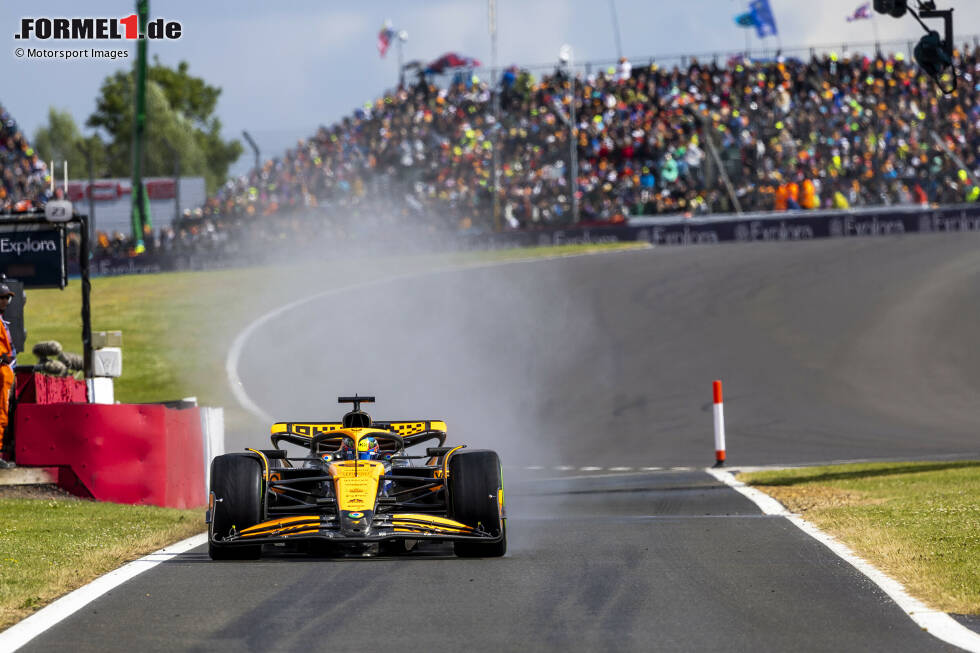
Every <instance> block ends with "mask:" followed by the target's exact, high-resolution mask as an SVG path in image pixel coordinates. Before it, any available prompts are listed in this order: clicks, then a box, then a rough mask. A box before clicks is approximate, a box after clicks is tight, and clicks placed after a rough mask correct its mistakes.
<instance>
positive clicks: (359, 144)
mask: <svg viewBox="0 0 980 653" xmlns="http://www.w3.org/2000/svg"><path fill="white" fill-rule="evenodd" d="M957 57H958V62H957V65H958V67H959V68H960V70H962V71H964V77H963V83H962V84H961V86H960V90H959V92H958V93H957V94H955V95H954V96H952V97H949V98H943V97H941V96H939V95H938V94H937V92H936V90H935V87H934V85H933V83H932V81H931V80H930V79H929V78H928V77H926V76H925V75H923V74H921V73H920V72H919V70H918V69H917V68H916V66H915V64H914V63H911V62H909V61H908V60H907V59H906V58H905V57H904V56H902V55H901V54H898V55H891V56H887V57H886V56H881V55H879V56H875V57H868V56H848V57H839V56H836V55H829V54H823V55H816V54H814V56H813V57H812V58H810V59H808V60H805V61H804V60H800V59H794V58H780V59H778V60H776V59H768V60H746V59H744V58H733V59H730V60H728V61H725V62H718V61H712V62H710V63H703V62H700V61H698V60H697V59H689V60H688V63H687V65H686V66H685V67H683V68H682V67H680V66H675V67H671V68H664V67H661V66H660V65H658V64H656V63H654V64H649V65H644V66H636V65H634V66H633V67H632V71H631V72H630V73H629V74H628V76H625V77H624V76H623V75H621V74H620V72H618V71H616V70H612V71H611V72H610V71H606V70H601V71H599V72H594V73H590V74H587V75H585V76H581V77H580V78H579V79H577V83H576V84H575V90H576V93H575V102H576V113H577V122H578V127H579V131H578V158H579V160H580V162H581V164H580V166H579V176H578V178H577V179H576V191H577V192H578V193H579V197H580V203H581V219H582V220H583V221H588V222H606V221H616V220H622V219H625V218H628V217H630V216H636V215H661V214H676V213H680V214H696V215H703V214H713V213H728V212H733V211H734V210H736V208H738V209H741V210H743V211H767V210H787V209H796V208H799V209H803V210H805V209H818V208H853V207H867V206H876V205H903V204H925V203H929V204H953V203H960V202H972V201H976V200H977V199H978V187H977V185H976V183H975V179H976V175H977V174H978V173H980V167H978V162H977V157H976V152H977V146H978V145H980V142H978V131H977V126H978V120H980V107H978V105H977V95H978V88H980V86H974V85H973V82H972V80H973V78H974V77H975V76H976V74H977V72H978V57H977V49H976V48H971V47H970V46H968V45H967V46H964V47H963V48H962V49H961V50H960V51H959V52H958V53H957ZM571 86H572V85H571V84H570V82H569V80H568V78H567V76H565V75H563V74H562V72H561V71H555V72H552V73H549V74H545V75H544V76H542V77H541V78H540V79H536V78H535V77H533V76H532V74H531V73H530V72H529V71H527V70H523V71H514V70H511V71H508V72H507V73H505V74H504V76H503V77H502V79H501V80H500V92H501V106H502V112H501V116H500V135H501V146H500V153H501V199H502V202H503V212H504V216H505V219H506V226H508V227H510V228H528V227H535V226H561V225H565V224H568V222H569V220H570V217H571V216H570V212H569V205H570V196H569V183H568V179H569V175H568V174H567V168H566V166H567V165H568V155H567V152H568V150H569V148H568V133H569V130H568V128H567V123H566V120H567V115H568V112H567V109H568V105H569V102H570V92H571ZM493 124H494V121H493V114H492V111H491V103H490V92H489V88H488V86H487V85H486V84H483V83H479V82H475V83H474V82H472V81H469V80H468V81H467V82H464V83H454V84H450V85H449V86H448V87H445V88H437V87H436V86H435V85H433V84H432V83H431V81H430V80H428V79H420V80H419V81H418V82H416V83H415V84H412V85H409V86H406V87H405V88H401V89H398V90H396V91H395V92H393V93H391V94H390V95H387V96H385V97H382V98H379V99H378V100H376V101H375V102H374V103H373V104H371V105H370V106H369V107H366V108H364V109H358V110H357V111H355V112H354V113H353V114H352V115H350V116H348V117H347V118H345V119H344V120H342V121H341V122H339V123H337V124H336V125H333V126H331V127H324V128H321V129H320V130H318V131H317V133H315V134H314V135H313V136H311V137H310V138H309V139H307V140H306V141H303V142H300V143H299V144H298V145H297V147H296V148H294V149H292V150H290V151H288V152H286V153H285V154H284V155H283V156H282V157H279V158H276V159H272V160H269V161H266V162H265V164H264V165H263V167H262V168H261V169H260V170H253V171H251V173H250V174H248V175H246V176H244V177H241V178H239V179H237V180H234V181H232V182H229V183H228V184H227V185H226V186H225V187H224V188H223V189H221V191H219V193H218V194H216V195H215V196H214V197H212V198H210V199H209V201H208V204H207V206H206V207H205V210H204V213H205V215H209V216H218V215H220V216H224V217H225V218H228V217H233V218H235V219H236V220H241V221H246V222H251V221H254V220H256V219H258V216H269V215H275V214H280V213H282V212H284V211H287V210H289V211H297V210H299V211H305V210H311V209H317V210H318V212H320V213H322V214H323V215H325V216H332V217H328V219H335V220H342V219H343V214H347V213H349V212H352V211H353V212H354V213H355V214H357V215H360V214H372V213H386V212H389V213H390V212H395V213H397V214H401V215H405V214H407V213H413V214H415V215H418V216H425V217H424V218H422V217H419V219H425V220H427V221H436V223H437V224H436V225H435V226H437V227H438V228H445V229H458V230H467V229H484V230H485V229H490V228H491V227H492V218H491V215H490V207H491V193H490V189H491V187H492V184H491V180H490V170H491V142H490V138H491V128H492V125H493ZM726 178H727V180H729V181H730V182H731V188H730V189H729V188H728V187H727V186H726V184H725V183H724V182H725V180H726ZM379 198H384V199H383V200H382V199H379Z"/></svg>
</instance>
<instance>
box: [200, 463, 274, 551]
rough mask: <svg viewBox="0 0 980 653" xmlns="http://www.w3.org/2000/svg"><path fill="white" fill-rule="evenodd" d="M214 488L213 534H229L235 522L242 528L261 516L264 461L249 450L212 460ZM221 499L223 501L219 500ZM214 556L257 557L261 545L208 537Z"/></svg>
mask: <svg viewBox="0 0 980 653" xmlns="http://www.w3.org/2000/svg"><path fill="white" fill-rule="evenodd" d="M211 492H213V493H214V496H215V503H214V509H213V513H212V515H211V528H210V534H211V535H216V536H218V537H226V536H227V535H228V533H229V532H231V528H232V526H234V527H235V529H236V530H238V531H241V530H242V529H243V528H248V527H249V526H255V525H256V524H258V523H259V522H260V521H261V520H262V512H263V510H262V508H263V502H262V463H261V462H260V461H259V460H258V459H257V458H255V457H254V456H251V455H249V454H243V453H229V454H224V455H223V456H218V457H216V458H215V459H214V460H213V461H211ZM219 499H220V501H219ZM208 540H209V541H208V555H209V556H211V559H212V560H256V559H257V558H259V557H260V556H261V555H262V545H261V544H255V545H245V546H241V545H236V546H222V545H220V544H215V543H213V542H211V541H210V538H208Z"/></svg>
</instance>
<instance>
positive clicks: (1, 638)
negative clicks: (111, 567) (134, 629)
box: [0, 533, 208, 653]
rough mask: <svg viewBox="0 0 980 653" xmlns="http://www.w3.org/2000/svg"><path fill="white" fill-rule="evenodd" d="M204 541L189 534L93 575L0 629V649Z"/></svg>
mask: <svg viewBox="0 0 980 653" xmlns="http://www.w3.org/2000/svg"><path fill="white" fill-rule="evenodd" d="M207 541H208V535H207V533H201V534H200V535H195V536H193V537H189V538H187V539H186V540H183V541H181V542H177V543H176V544H171V545H170V546H166V547H164V548H162V549H160V550H159V551H154V552H153V553H151V554H149V555H146V556H144V557H142V558H140V559H139V560H134V561H132V562H130V563H128V564H125V565H123V566H122V567H120V568H119V569H116V570H115V571H110V572H109V573H108V574H106V575H105V576H100V577H99V578H96V579H95V580H93V581H92V582H91V583H89V584H88V585H85V586H83V587H79V588H78V589H77V590H75V591H74V592H70V593H68V594H66V595H64V596H62V597H61V598H60V599H58V600H57V601H55V602H54V603H51V604H49V605H47V606H45V607H43V608H41V609H40V610H38V611H37V612H35V613H34V614H32V615H31V616H29V617H27V618H26V619H24V620H22V621H20V622H18V623H16V624H14V625H13V626H11V627H10V628H8V629H7V630H5V631H3V632H2V633H0V651H5V652H6V653H13V651H16V650H17V649H18V648H20V647H21V646H23V645H24V644H26V643H28V642H29V641H31V640H32V639H34V638H35V637H37V636H38V635H40V634H41V633H43V632H44V631H46V630H47V629H49V628H51V627H52V626H54V625H55V624H57V623H59V622H61V621H62V620H64V619H66V618H68V617H70V616H71V615H73V614H75V613H76V612H78V611H79V610H81V609H82V608H84V607H85V606H86V605H88V604H89V603H91V602H92V601H94V600H95V599H97V598H99V597H100V596H102V595H103V594H105V593H106V592H109V591H112V590H114V589H115V588H116V587H118V586H120V585H122V584H123V583H125V582H126V581H128V580H130V579H132V578H134V577H135V576H138V575H140V574H142V573H143V572H144V571H146V570H148V569H152V568H153V567H156V566H157V565H158V564H160V563H161V562H165V561H167V560H170V559H172V558H175V557H176V556H178V555H180V554H181V553H186V552H187V551H190V550H191V549H193V548H195V547H198V546H201V545H202V544H205V543H206V542H207Z"/></svg>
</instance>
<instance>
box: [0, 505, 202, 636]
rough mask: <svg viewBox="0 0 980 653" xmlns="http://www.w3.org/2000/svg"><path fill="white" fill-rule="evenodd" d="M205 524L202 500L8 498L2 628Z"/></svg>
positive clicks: (1, 510) (1, 553)
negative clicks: (145, 502) (171, 504)
mask: <svg viewBox="0 0 980 653" xmlns="http://www.w3.org/2000/svg"><path fill="white" fill-rule="evenodd" d="M203 531H204V513H203V508H202V509H200V510H172V509H168V508H156V507H152V506H124V505H119V504H114V503H98V502H95V501H86V500H80V499H74V498H59V499H53V498H52V499H2V500H0V630H3V629H4V628H6V627H8V626H11V625H12V624H14V623H16V622H17V621H19V620H20V619H23V618H24V617H26V616H28V615H29V614H30V613H32V612H34V611H35V610H37V609H38V608H40V607H42V606H44V605H45V604H47V603H49V602H51V601H52V600H54V599H56V598H58V597H59V596H61V595H62V594H65V593H66V592H69V591H71V590H73V589H76V588H78V587H81V586H82V585H84V584H86V583H88V582H89V581H91V580H93V579H95V578H97V577H98V576H101V575H102V574H105V573H107V572H109V571H111V570H113V569H115V568H117V567H119V566H120V565H121V564H123V563H125V562H127V561H130V560H134V559H136V558H138V557H140V556H142V555H145V554H147V553H150V552H152V551H155V550H157V549H160V548H162V547H164V546H166V545H168V544H171V543H173V542H176V541H179V540H182V539H184V538H187V537H190V536H191V535H194V534H195V533H200V532H203Z"/></svg>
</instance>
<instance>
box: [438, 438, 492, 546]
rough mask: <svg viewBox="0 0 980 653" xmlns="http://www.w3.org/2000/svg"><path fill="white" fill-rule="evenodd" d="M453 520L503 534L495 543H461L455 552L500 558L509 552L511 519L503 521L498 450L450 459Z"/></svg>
mask: <svg viewBox="0 0 980 653" xmlns="http://www.w3.org/2000/svg"><path fill="white" fill-rule="evenodd" d="M448 489H449V497H448V499H449V518H450V519H454V520H456V521H458V522H461V523H463V524H466V525H467V526H479V527H480V528H482V529H483V530H485V531H489V532H490V533H493V534H495V535H499V536H500V539H499V540H497V541H495V542H480V541H477V540H460V541H456V542H453V550H454V551H455V553H456V555H457V556H459V557H461V558H499V557H500V556H502V555H504V554H505V553H507V520H506V519H504V518H503V513H504V507H503V505H501V501H502V500H503V493H502V492H501V490H502V489H503V480H502V475H501V471H500V458H499V456H497V453H496V452H494V451H488V450H474V451H460V452H457V453H455V454H453V455H452V456H451V457H450V458H449V488H448Z"/></svg>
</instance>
